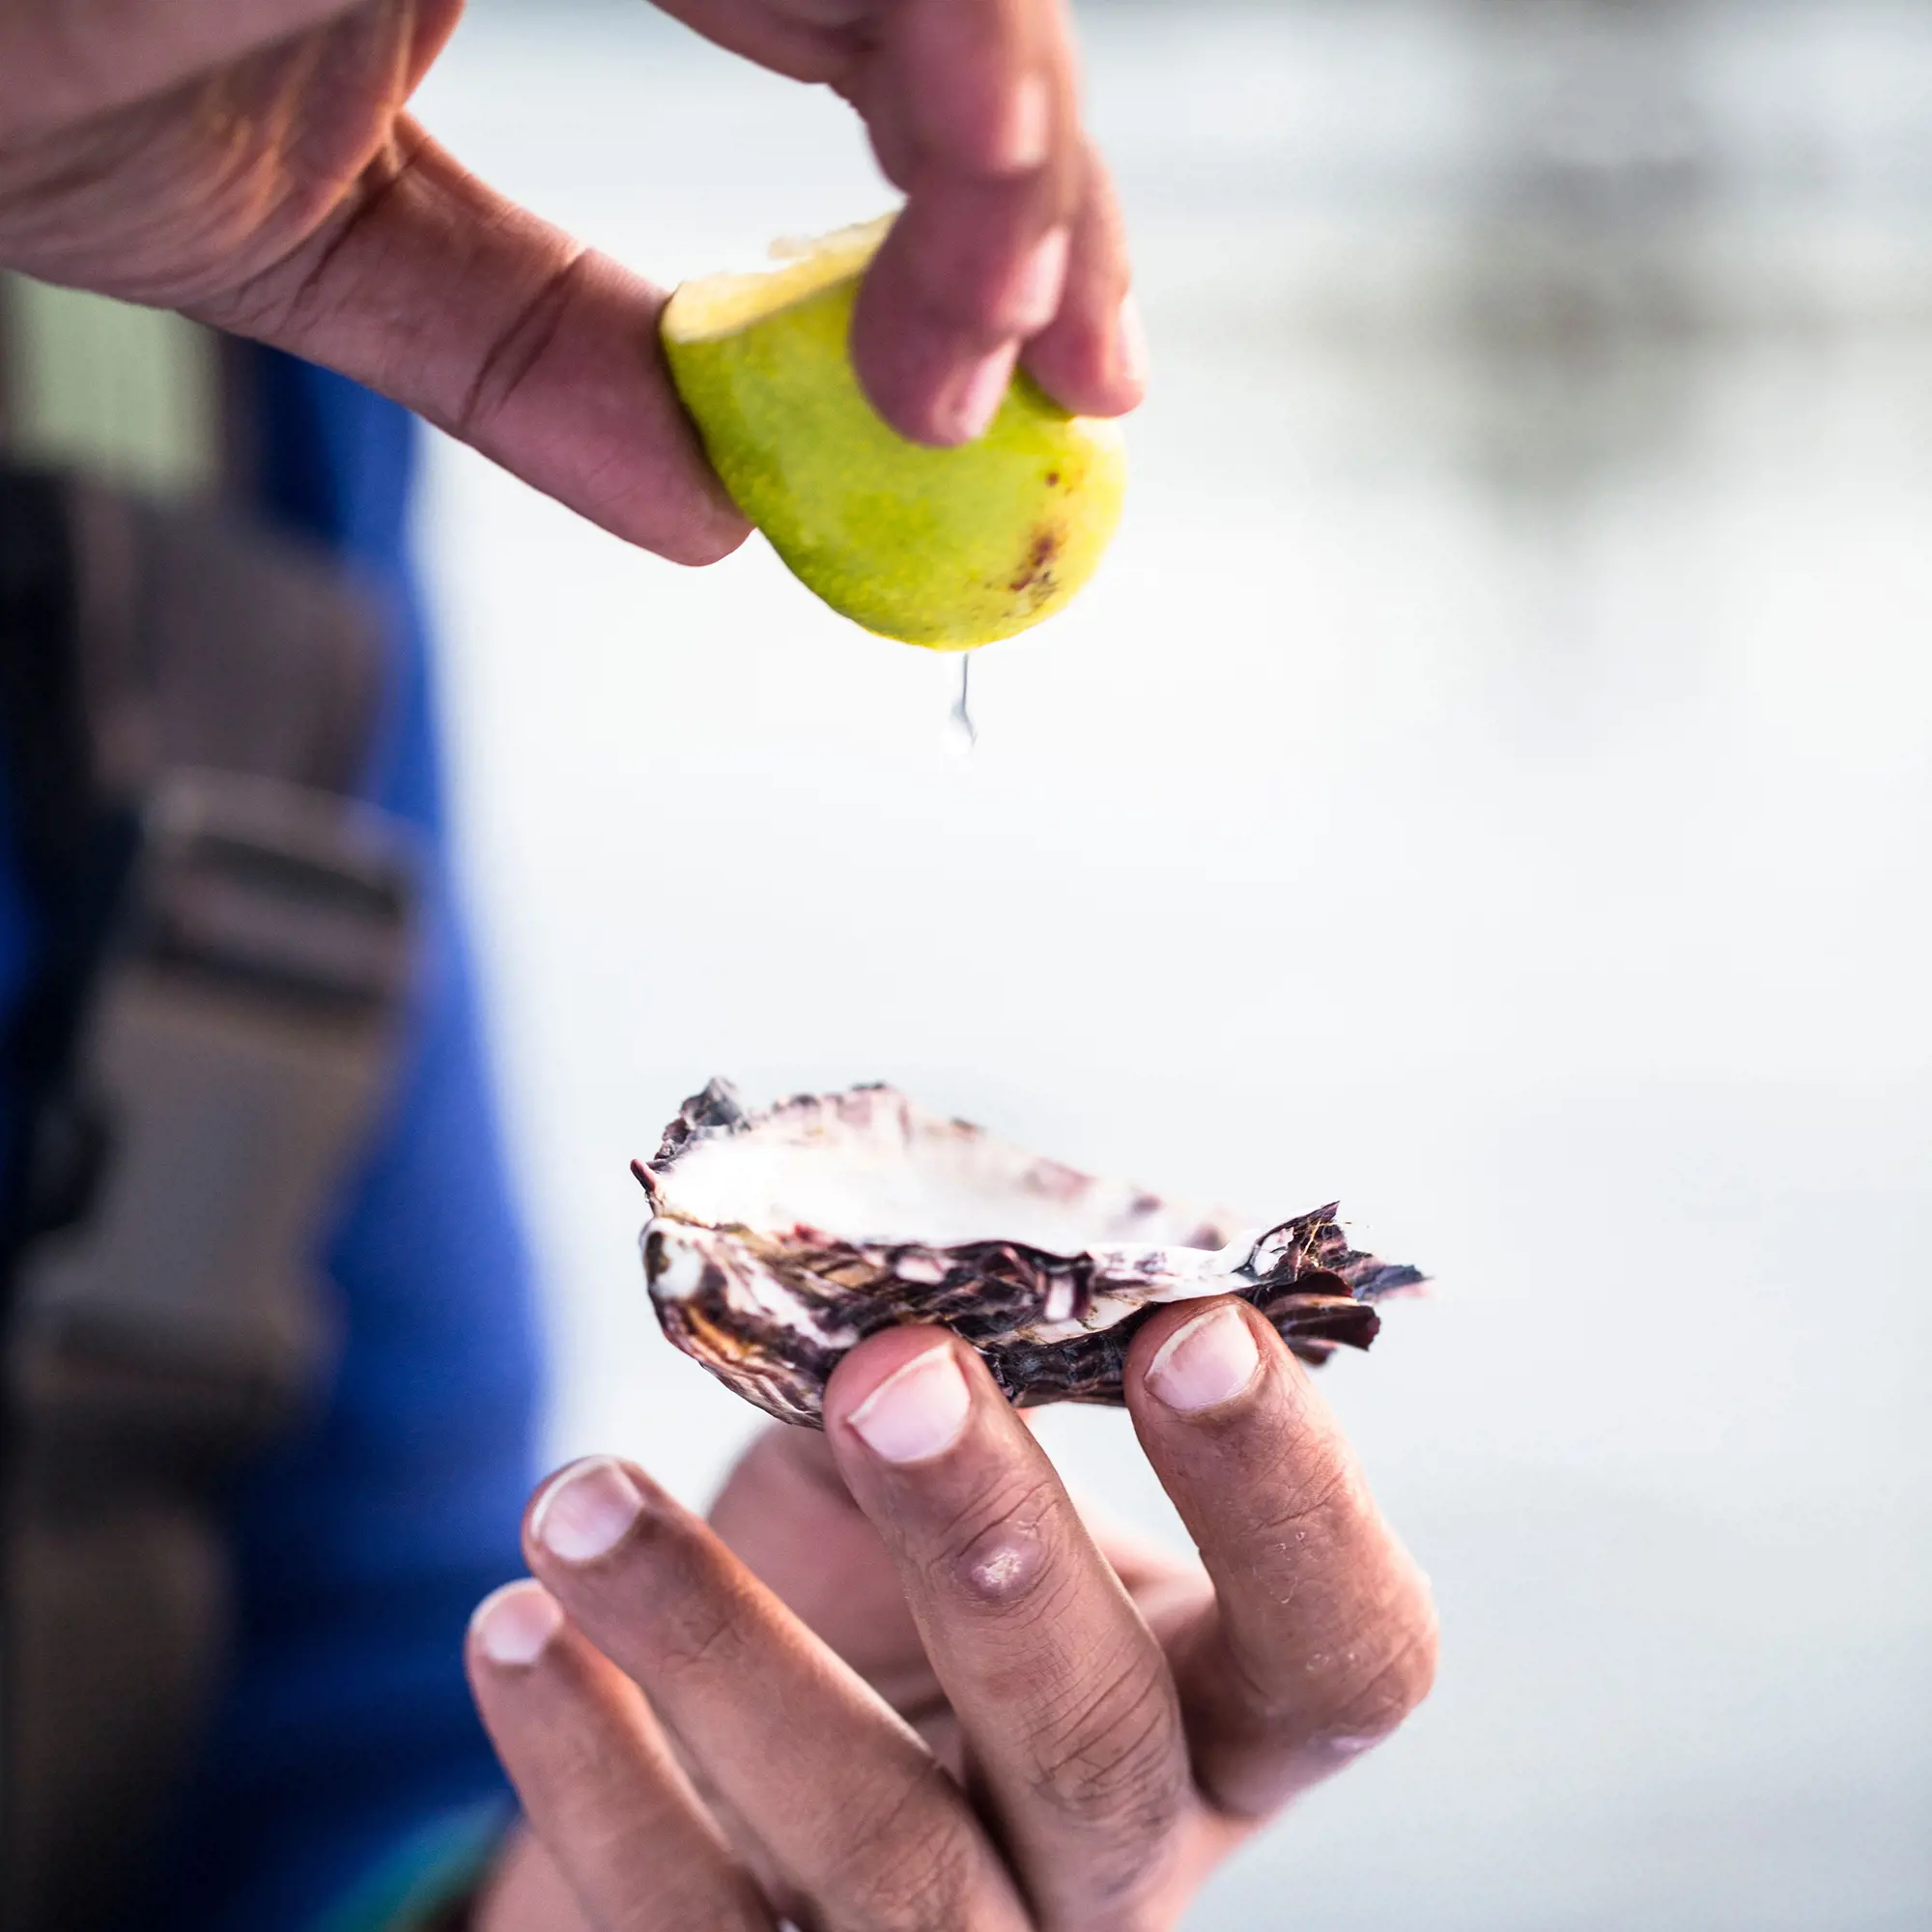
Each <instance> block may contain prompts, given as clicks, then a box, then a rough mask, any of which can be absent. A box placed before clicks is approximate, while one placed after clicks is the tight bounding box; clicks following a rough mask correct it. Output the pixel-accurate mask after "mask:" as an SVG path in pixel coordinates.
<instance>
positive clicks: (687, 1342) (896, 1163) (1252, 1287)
mask: <svg viewBox="0 0 1932 1932" xmlns="http://www.w3.org/2000/svg"><path fill="white" fill-rule="evenodd" d="M632 1166H633V1171H634V1172H635V1173H636V1175H637V1177H638V1179H639V1180H640V1181H641V1182H642V1183H643V1187H644V1191H645V1193H646V1194H647V1195H648V1196H649V1197H650V1204H651V1218H650V1220H649V1221H648V1222H647V1223H646V1224H645V1227H644V1231H643V1236H642V1246H643V1255H644V1274H645V1278H646V1280H647V1281H648V1282H649V1284H650V1291H651V1298H652V1301H653V1302H654V1303H655V1305H656V1308H657V1311H658V1319H659V1321H661V1322H662V1323H663V1324H664V1330H665V1333H666V1334H667V1335H668V1336H669V1337H670V1339H671V1340H672V1341H673V1342H674V1343H676V1344H677V1346H678V1347H679V1348H680V1349H682V1350H684V1351H685V1353H687V1354H688V1355H692V1356H695V1357H696V1359H697V1360H698V1361H700V1362H702V1363H703V1364H704V1366H705V1367H706V1368H707V1369H709V1370H710V1371H711V1373H712V1374H713V1375H715V1376H716V1377H717V1378H719V1380H720V1381H722V1382H724V1383H725V1385H726V1386H727V1387H729V1388H732V1389H734V1390H736V1391H737V1393H738V1394H739V1395H741V1396H743V1397H744V1398H745V1399H746V1401H748V1402H751V1403H754V1404H756V1405H757V1406H758V1407H760V1408H762V1409H764V1410H765V1411H766V1412H767V1413H768V1414H771V1415H776V1416H779V1417H780V1418H781V1419H782V1420H784V1421H787V1422H804V1423H810V1424H812V1425H814V1426H816V1425H817V1424H818V1422H819V1415H820V1405H821V1401H822V1398H823V1395H824V1391H825V1382H826V1378H827V1377H829V1376H830V1375H831V1373H832V1371H833V1369H834V1368H835V1367H836V1366H837V1365H838V1360H839V1358H840V1357H841V1356H842V1355H843V1354H844V1353H845V1351H846V1350H848V1349H851V1348H853V1347H854V1346H855V1345H856V1344H858V1343H859V1342H861V1341H863V1340H864V1339H865V1338H866V1337H867V1335H870V1334H872V1333H874V1332H875V1331H876V1330H878V1329H880V1328H885V1327H889V1326H891V1325H892V1324H893V1323H895V1322H909V1321H934V1322H943V1323H944V1324H945V1325H946V1326H947V1327H949V1328H951V1329H952V1330H953V1332H954V1333H955V1334H957V1335H959V1336H961V1337H963V1338H964V1339H965V1340H966V1341H967V1342H969V1343H971V1344H972V1346H973V1347H974V1348H975V1349H977V1350H979V1351H980V1354H981V1355H982V1356H983V1357H984V1359H985V1362H986V1366H987V1367H988V1368H989V1369H990V1370H991V1371H992V1374H993V1378H994V1379H995V1380H996V1381H997V1382H998V1383H999V1384H1000V1386H1001V1388H1003V1389H1004V1390H1005V1391H1006V1393H1007V1395H1008V1397H1009V1399H1010V1400H1011V1401H1013V1402H1015V1403H1017V1404H1019V1405H1021V1406H1031V1405H1035V1404H1040V1403H1048V1402H1098V1403H1115V1404H1118V1403H1120V1402H1121V1400H1122V1394H1121V1375H1122V1366H1123V1364H1124V1362H1125V1359H1126V1352H1127V1345H1128V1343H1129V1341H1130V1340H1131V1339H1132V1336H1133V1332H1134V1329H1135V1328H1136V1327H1137V1326H1138V1325H1139V1322H1140V1321H1141V1320H1142V1319H1143V1318H1144V1317H1145V1316H1146V1315H1147V1313H1148V1312H1149V1310H1150V1309H1151V1308H1152V1307H1153V1306H1154V1305H1155V1304H1156V1303H1158V1302H1163V1301H1183V1300H1188V1299H1191V1298H1194V1297H1196V1296H1201V1295H1210V1294H1238V1295H1241V1296H1242V1297H1243V1298H1244V1299H1246V1300H1248V1301H1250V1302H1252V1303H1253V1304H1254V1305H1255V1307H1257V1308H1258V1309H1260V1310H1261V1312H1262V1313H1263V1314H1264V1315H1265V1316H1266V1317H1267V1319H1268V1320H1269V1321H1271V1322H1273V1323H1274V1325H1275V1327H1276V1328H1277V1329H1278V1330H1279V1331H1280V1332H1281V1335H1282V1336H1283V1338H1284V1339H1285V1340H1286V1341H1287V1343H1288V1345H1289V1347H1290V1348H1291V1349H1293V1350H1294V1352H1295V1353H1296V1354H1297V1355H1300V1356H1301V1357H1302V1358H1303V1359H1304V1360H1307V1361H1321V1359H1322V1358H1324V1357H1325V1356H1326V1355H1328V1354H1329V1353H1330V1352H1331V1351H1332V1350H1334V1349H1335V1348H1337V1347H1338V1346H1347V1347H1349V1348H1354V1349H1366V1348H1367V1347H1368V1346H1369V1344H1370V1343H1371V1342H1372V1341H1373V1340H1374V1339H1375V1336H1376V1331H1377V1329H1378V1327H1379V1326H1380V1325H1381V1321H1380V1317H1379V1316H1378V1314H1377V1313H1376V1309H1375V1306H1374V1304H1375V1303H1376V1302H1377V1301H1378V1300H1380V1299H1381V1298H1382V1297H1383V1296H1385V1295H1391V1294H1399V1293H1405V1292H1409V1291H1413V1290H1415V1289H1417V1288H1419V1287H1420V1286H1421V1285H1422V1283H1423V1281H1424V1279H1425V1278H1424V1276H1422V1275H1421V1274H1420V1273H1418V1272H1417V1270H1416V1269H1414V1268H1412V1267H1400V1266H1395V1265H1392V1264H1389V1263H1387V1262H1380V1261H1378V1260H1376V1258H1375V1257H1374V1256H1373V1255H1366V1254H1360V1253H1358V1252H1356V1250H1354V1249H1353V1248H1351V1247H1350V1245H1349V1241H1348V1238H1347V1236H1345V1235H1344V1234H1343V1232H1342V1229H1341V1227H1340V1226H1339V1224H1338V1223H1337V1222H1336V1219H1335V1212H1336V1210H1335V1208H1334V1207H1333V1206H1329V1207H1326V1208H1316V1209H1315V1210H1314V1211H1313V1212H1311V1213H1307V1214H1301V1215H1297V1216H1296V1217H1295V1218H1294V1219H1293V1220H1291V1221H1283V1222H1281V1223H1280V1224H1279V1225H1277V1226H1275V1227H1272V1228H1266V1229H1262V1230H1250V1231H1245V1232H1244V1231H1242V1230H1241V1229H1240V1228H1239V1227H1237V1226H1236V1223H1235V1221H1234V1220H1233V1219H1232V1217H1229V1216H1225V1215H1220V1214H1211V1213H1203V1212H1200V1211H1199V1210H1194V1209H1190V1208H1185V1207H1183V1206H1181V1205H1180V1204H1179V1203H1176V1202H1172V1201H1168V1200H1164V1199H1162V1198H1161V1197H1160V1196H1159V1195H1155V1194H1150V1193H1147V1192H1145V1191H1144V1190H1142V1189H1140V1188H1136V1187H1131V1186H1127V1185H1124V1184H1122V1183H1120V1182H1116V1181H1108V1180H1100V1179H1094V1177H1093V1176H1092V1175H1087V1174H1081V1173H1079V1172H1077V1171H1076V1170H1075V1169H1073V1168H1070V1167H1064V1166H1062V1165H1061V1164H1060V1163H1059V1162H1058V1161H1052V1160H1044V1159H1040V1158H1038V1157H1037V1156H1035V1155H1033V1154H1029V1153H1026V1152H1024V1151H1021V1150H1020V1149H1018V1148H1016V1147H1013V1146H1011V1145H1010V1144H1009V1143H1008V1142H1005V1141H1002V1140H999V1139H997V1138H996V1137H995V1136H993V1135H991V1134H988V1133H986V1132H984V1131H983V1130H982V1129H981V1128H979V1127H976V1126H972V1125H970V1124H969V1123H967V1122H963V1121H952V1120H946V1119H943V1118H942V1117H940V1116H939V1115H936V1114H932V1113H929V1112H927V1111H926V1110H925V1109H924V1108H923V1107H920V1106H917V1105H916V1104H915V1103H914V1102H912V1101H911V1100H909V1099H907V1098H906V1096H905V1095H904V1094H899V1093H895V1091H894V1090H893V1089H892V1088H890V1087H854V1088H852V1089H851V1090H850V1091H848V1092H846V1093H843V1094H800V1095H798V1096H796V1097H795V1098H793V1099H789V1100H781V1101H780V1102H779V1104H778V1105H776V1106H774V1107H771V1108H768V1109H766V1110H764V1111H761V1112H748V1111H747V1110H746V1109H745V1108H744V1107H743V1106H742V1105H741V1104H740V1102H739V1099H738V1096H737V1094H736V1093H735V1092H734V1091H733V1090H732V1089H731V1087H730V1086H728V1085H727V1084H726V1083H725V1082H724V1081H722V1080H714V1081H713V1082H712V1083H711V1085H710V1086H709V1087H707V1088H706V1089H705V1090H704V1092H703V1093H702V1094H696V1095H694V1096H693V1097H692V1098H691V1099H689V1100H687V1101H686V1102H685V1103H684V1106H683V1109H682V1110H681V1111H680V1112H679V1114H678V1117H677V1119H676V1120H674V1121H673V1122H671V1123H670V1125H669V1126H668V1127H667V1128H666V1129H665V1136H664V1144H663V1146H662V1147H660V1148H659V1150H658V1151H657V1154H656V1155H655V1157H654V1158H652V1159H651V1160H648V1161H636V1162H633V1163H632Z"/></svg>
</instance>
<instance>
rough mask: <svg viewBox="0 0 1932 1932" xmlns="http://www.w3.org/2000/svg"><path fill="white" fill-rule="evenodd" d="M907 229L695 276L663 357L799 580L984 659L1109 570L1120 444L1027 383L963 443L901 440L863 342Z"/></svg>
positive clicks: (860, 617) (712, 448)
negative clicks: (881, 402) (891, 252)
mask: <svg viewBox="0 0 1932 1932" xmlns="http://www.w3.org/2000/svg"><path fill="white" fill-rule="evenodd" d="M890 223H891V217H890V216H887V217H885V218H883V219H881V220H878V221H874V222H868V223H867V224H865V225H864V226H862V227H856V228H844V229H840V230H838V232H837V233H835V234H832V235H828V236H825V237H824V238H822V239H821V240H819V241H811V242H807V243H803V244H792V245H790V246H789V247H788V249H787V255H786V259H784V260H782V261H781V263H780V264H779V266H777V267H775V268H773V269H771V270H767V271H765V272H763V273H758V274H723V275H710V276H706V277H705V278H704V279H702V280H700V281H695V282H686V283H685V284H684V285H683V286H682V287H680V288H679V289H678V290H677V292H676V293H675V294H674V295H673V296H672V297H671V298H670V301H669V302H668V305H667V306H666V308H665V311H664V319H663V323H662V329H663V335H664V345H665V354H666V355H667V357H668V360H669V363H670V371H671V378H672V380H673V381H674V382H675V383H676V384H677V391H678V394H679V396H680V397H682V399H683V401H684V405H685V408H686V409H687V410H689V411H690V412H691V415H692V418H693V420H694V421H695V422H696V425H697V429H698V433H699V435H700V436H701V437H702V438H703V440H704V447H705V452H706V454H707V455H708V456H709V457H710V459H711V461H712V463H713V465H714V466H715V467H716V468H717V470H718V473H719V474H720V475H721V476H722V477H723V478H724V479H725V487H726V488H727V489H728V490H729V491H730V493H731V495H732V497H733V498H734V499H735V500H736V502H737V504H738V507H739V508H740V509H741V510H743V511H744V513H745V514H746V516H747V517H749V518H750V519H751V520H752V522H753V523H754V524H755V525H756V526H758V528H759V529H761V530H763V531H764V533H765V535H766V536H767V537H768V538H769V539H770V540H771V544H772V548H773V549H774V550H776V551H777V552H778V554H779V555H780V556H781V557H782V558H783V559H784V561H785V562H786V564H787V565H789V566H790V568H791V570H792V572H793V573H794V574H795V575H796V576H797V577H798V578H799V579H800V580H801V582H804V583H806V584H807V585H809V586H810V588H811V589H812V590H814V591H816V592H817V593H818V595H819V596H820V597H822V598H823V599H824V600H825V601H826V603H828V604H830V605H831V606H832V608H833V609H834V610H835V611H842V612H843V613H844V614H845V615H846V616H848V617H850V618H851V619H853V621H854V622H855V623H859V624H863V625H864V626H865V627H866V629H867V630H868V631H874V632H877V633H878V634H879V635H880V636H881V637H887V638H897V639H901V640H902V641H904V642H906V643H909V644H923V645H926V646H927V647H929V648H931V649H934V650H949V651H964V650H972V649H974V648H975V647H977V646H978V645H980V644H989V643H991V642H993V641H994V640H995V639H999V638H1009V637H1011V636H1012V635H1013V634H1014V633H1015V632H1017V631H1024V630H1026V629H1027V628H1029V626H1031V625H1034V624H1037V623H1038V622H1039V621H1040V620H1041V619H1042V618H1044V617H1050V616H1052V615H1053V613H1054V612H1055V611H1059V610H1061V609H1062V608H1063V607H1064V606H1065V604H1066V603H1067V602H1068V601H1069V600H1070V599H1071V598H1072V597H1073V596H1074V595H1075V593H1076V592H1078V591H1079V589H1080V588H1081V586H1082V585H1083V584H1084V583H1085V582H1087V580H1088V579H1089V578H1090V577H1091V576H1092V575H1093V574H1094V566H1095V565H1096V564H1097V563H1098V562H1099V560H1100V555H1101V553H1102V552H1103V551H1104V550H1105V549H1106V548H1107V545H1108V543H1109V541H1110V540H1111V539H1112V537H1113V534H1114V531H1115V528H1116V526H1118V524H1119V522H1120V516H1121V498H1122V492H1123V489H1124V486H1125V478H1126V469H1125V460H1124V454H1123V450H1122V436H1121V432H1120V429H1119V427H1118V425H1116V424H1114V423H1112V422H1107V421H1103V420H1100V419H1098V418H1096V417H1092V416H1075V415H1070V414H1068V413H1067V412H1066V411H1065V410H1063V409H1061V408H1060V407H1059V405H1057V404H1056V403H1054V402H1053V401H1052V400H1051V399H1050V398H1049V397H1047V396H1046V395H1045V394H1044V393H1043V392H1042V391H1041V390H1040V388H1039V387H1038V386H1037V384H1035V383H1034V382H1033V381H1032V380H1031V379H1030V378H1029V377H1027V376H1026V375H1025V374H1023V373H1022V374H1017V375H1015V376H1014V378H1013V381H1012V384H1011V385H1010V387H1009V389H1008V391H1007V395H1006V398H1005V400H1004V401H1003V402H1002V403H1001V405H1000V410H999V413H998V414H997V416H996V417H995V418H994V420H993V423H992V425H991V427H990V428H989V429H988V430H987V431H986V433H985V434H984V435H983V436H981V437H980V439H979V440H977V441H975V442H971V443H968V444H966V445H965V446H964V447H962V448H957V449H929V448H926V447H925V446H923V444H920V443H916V442H911V441H908V440H907V439H906V438H904V437H902V436H900V435H899V434H898V433H897V431H895V430H894V429H892V428H890V427H889V426H888V425H887V424H886V422H885V421H884V420H883V419H882V418H881V417H880V416H879V414H878V413H877V412H876V411H874V409H873V408H872V406H871V404H870V403H869V402H867V399H866V396H865V393H864V391H863V390H862V389H861V388H860V386H859V381H858V378H857V376H855V375H854V373H853V370H852V361H851V356H850V355H849V353H848V347H847V344H848V338H849V336H850V334H851V327H852V305H853V302H854V299H855V298H856V297H857V295H858V291H859V282H860V278H861V277H862V276H863V275H864V273H865V271H866V266H867V263H868V262H870V261H871V259H872V256H873V254H874V253H875V252H876V250H877V248H878V245H879V243H880V241H882V240H884V238H885V233H886V230H887V228H888V226H889V225H890ZM775 252H777V251H775Z"/></svg>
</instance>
